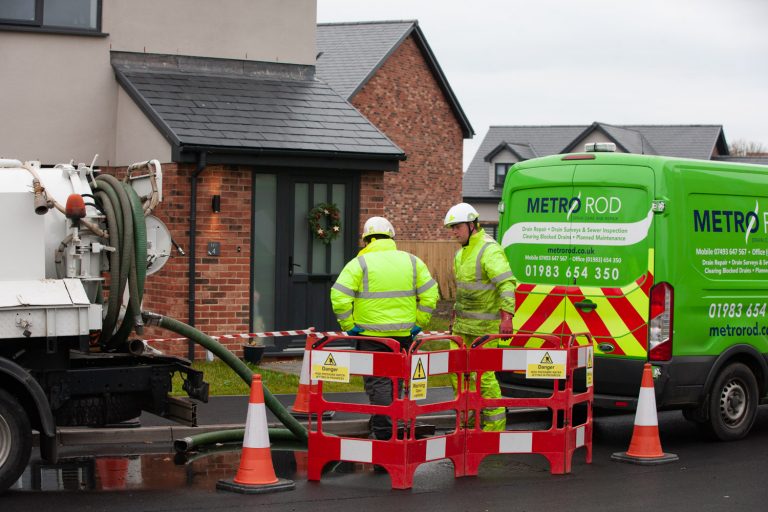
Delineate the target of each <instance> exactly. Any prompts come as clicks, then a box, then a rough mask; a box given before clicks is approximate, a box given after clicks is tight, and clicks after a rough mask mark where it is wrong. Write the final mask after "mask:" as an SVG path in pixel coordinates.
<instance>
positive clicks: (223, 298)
mask: <svg viewBox="0 0 768 512" xmlns="http://www.w3.org/2000/svg"><path fill="white" fill-rule="evenodd" d="M162 167H163V202H162V203H160V205H159V206H158V207H157V209H155V211H154V212H153V214H154V215H156V216H157V217H158V218H160V219H161V220H162V221H163V222H164V223H165V225H166V226H167V227H168V229H169V231H170V232H171V236H172V238H173V239H174V240H175V241H176V242H177V243H178V244H179V245H180V246H181V247H182V248H183V249H184V251H185V252H186V255H184V256H182V255H180V254H178V252H176V249H175V248H174V249H172V253H171V258H170V259H169V260H168V261H167V262H166V264H165V266H164V267H163V268H162V269H161V270H160V271H158V272H157V273H155V274H152V275H150V276H147V280H146V284H145V289H144V303H143V310H145V311H152V312H155V313H159V314H161V315H165V316H169V317H172V318H174V319H176V320H180V321H182V322H185V323H189V317H188V314H189V308H188V297H189V286H188V283H189V257H188V255H189V247H188V245H189V213H190V211H189V208H190V197H191V196H190V176H192V175H193V174H194V171H195V166H194V165H179V164H175V163H166V164H163V165H162ZM251 172H252V171H251V169H250V168H248V167H239V166H222V165H216V166H209V167H207V168H206V169H205V170H204V171H203V172H202V174H200V176H199V178H198V180H199V181H198V187H197V207H196V211H197V229H196V232H197V239H196V244H195V245H196V252H195V256H196V259H195V274H196V282H197V289H196V295H195V317H196V318H195V327H196V328H197V329H199V330H201V331H203V332H204V333H206V334H208V335H211V336H216V335H221V334H236V333H245V332H248V327H249V317H250V306H251V301H250V297H249V294H250V259H251V219H250V215H251V197H252V196H251ZM115 175H116V176H119V177H122V176H124V175H125V173H124V170H120V171H117V172H115ZM215 194H218V195H220V196H221V212H220V213H213V212H212V210H211V197H212V196H213V195H215ZM209 241H217V242H220V243H221V255H220V256H218V257H211V256H208V252H207V251H208V242H209ZM141 337H142V338H145V339H155V338H161V339H167V338H178V337H179V336H178V335H177V334H175V333H173V332H171V331H168V330H165V329H160V328H157V327H152V328H146V329H145V332H144V334H143V335H142V336H141ZM219 341H220V343H222V344H223V345H224V346H226V347H227V348H228V349H229V350H231V351H233V352H234V353H236V354H238V355H239V354H240V353H241V345H242V343H243V340H234V339H233V340H227V339H222V340H219ZM152 346H154V347H156V348H158V349H159V350H162V351H164V352H167V353H170V354H174V355H181V356H184V357H186V355H187V346H188V345H187V342H186V341H178V340H174V341H161V342H152ZM204 357H205V349H204V348H202V347H200V346H198V345H196V346H195V359H202V358H204Z"/></svg>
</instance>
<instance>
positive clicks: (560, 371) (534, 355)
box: [525, 350, 566, 379]
mask: <svg viewBox="0 0 768 512" xmlns="http://www.w3.org/2000/svg"><path fill="white" fill-rule="evenodd" d="M565 358H566V353H565V351H564V350H528V351H527V354H526V361H525V377H526V378H527V379H564V378H565Z"/></svg>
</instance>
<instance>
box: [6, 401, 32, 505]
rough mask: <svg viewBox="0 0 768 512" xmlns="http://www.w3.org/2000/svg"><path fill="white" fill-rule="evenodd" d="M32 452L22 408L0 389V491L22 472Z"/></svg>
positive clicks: (30, 435)
mask: <svg viewBox="0 0 768 512" xmlns="http://www.w3.org/2000/svg"><path fill="white" fill-rule="evenodd" d="M31 453H32V428H31V427H30V424H29V418H28V417H27V413H26V411H24V408H23V407H22V406H21V405H19V402H18V401H17V400H16V399H15V398H14V397H13V396H12V395H10V394H8V393H7V392H5V391H3V390H1V389H0V493H2V492H3V491H4V490H6V489H7V488H9V487H10V486H11V485H13V484H14V483H15V482H16V480H18V479H19V477H20V476H21V474H22V473H23V472H24V468H26V467H27V462H29V456H30V454H31Z"/></svg>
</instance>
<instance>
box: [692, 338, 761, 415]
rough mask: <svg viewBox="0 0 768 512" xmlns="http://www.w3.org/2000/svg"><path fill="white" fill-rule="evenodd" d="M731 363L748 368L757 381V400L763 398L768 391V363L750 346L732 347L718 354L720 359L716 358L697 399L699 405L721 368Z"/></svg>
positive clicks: (707, 395) (706, 395) (703, 402)
mask: <svg viewBox="0 0 768 512" xmlns="http://www.w3.org/2000/svg"><path fill="white" fill-rule="evenodd" d="M731 363H742V364H744V365H746V366H747V367H749V369H750V370H752V374H753V375H754V376H755V379H756V380H757V391H758V398H760V397H763V396H765V394H766V392H767V391H768V362H766V360H765V358H764V357H763V356H762V355H761V354H760V353H759V352H758V351H757V350H756V349H755V348H754V347H752V346H750V345H734V346H732V347H729V348H728V349H727V350H726V351H725V352H723V353H722V354H720V357H718V358H717V361H715V364H713V365H712V368H711V369H710V370H709V374H708V375H707V380H706V381H705V383H704V386H703V387H702V390H703V391H702V395H701V397H699V404H705V403H706V402H707V399H708V397H709V395H710V394H711V389H712V384H713V383H714V382H715V379H717V377H718V375H720V372H721V371H723V368H725V367H726V366H728V365H729V364H731Z"/></svg>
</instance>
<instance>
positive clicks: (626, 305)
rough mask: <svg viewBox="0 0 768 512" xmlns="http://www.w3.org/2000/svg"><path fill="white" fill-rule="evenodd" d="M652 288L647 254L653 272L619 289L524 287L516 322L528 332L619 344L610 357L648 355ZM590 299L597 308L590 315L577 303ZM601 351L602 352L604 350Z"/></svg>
mask: <svg viewBox="0 0 768 512" xmlns="http://www.w3.org/2000/svg"><path fill="white" fill-rule="evenodd" d="M652 285H653V250H650V251H649V254H648V272H647V273H645V274H643V275H641V276H640V277H638V278H637V279H635V280H634V281H633V282H632V283H630V284H629V285H626V286H623V287H620V288H617V287H605V288H598V287H589V286H583V287H579V286H553V285H536V284H528V283H523V284H520V285H519V286H518V287H517V290H516V292H515V304H516V306H515V324H516V327H517V328H518V329H519V330H520V331H521V332H525V333H538V334H545V333H553V334H560V335H565V334H571V333H575V332H589V333H591V334H592V337H593V339H594V340H595V342H596V343H595V346H596V347H597V345H598V344H599V343H600V341H603V340H610V341H611V343H612V344H613V345H614V346H615V349H614V350H613V351H612V352H611V353H610V354H611V355H615V356H626V357H645V356H646V352H647V345H648V300H649V299H648V297H649V294H650V290H651V286H652ZM585 298H589V299H590V300H591V301H593V302H594V303H595V304H596V305H597V308H596V309H595V310H594V311H592V312H589V313H585V312H584V311H582V310H580V309H578V308H577V307H576V306H575V305H574V304H575V303H577V302H580V301H582V300H584V299H585ZM596 353H598V354H602V352H601V351H600V350H599V348H596Z"/></svg>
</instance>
